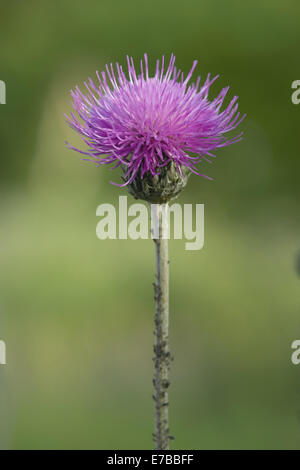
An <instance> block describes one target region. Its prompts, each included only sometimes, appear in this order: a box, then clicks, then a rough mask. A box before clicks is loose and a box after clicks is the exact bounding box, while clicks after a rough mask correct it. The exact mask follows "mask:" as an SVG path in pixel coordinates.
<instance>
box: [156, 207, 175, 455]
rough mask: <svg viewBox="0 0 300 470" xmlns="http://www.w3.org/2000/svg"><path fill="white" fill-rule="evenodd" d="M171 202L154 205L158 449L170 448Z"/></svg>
mask: <svg viewBox="0 0 300 470" xmlns="http://www.w3.org/2000/svg"><path fill="white" fill-rule="evenodd" d="M168 210H169V208H168V203H165V204H156V205H155V206H154V217H155V224H156V227H157V238H156V239H154V242H155V251H156V280H155V284H154V292H155V295H154V298H155V304H156V312H155V332H154V333H155V344H154V358H153V361H154V380H153V384H154V397H153V398H154V401H155V432H154V440H155V448H156V450H165V449H166V450H167V449H169V438H170V437H169V419H168V411H169V403H168V387H169V385H170V382H169V369H170V360H171V355H170V350H169V338H168V334H169V257H168V238H167V228H168V227H167V225H168V217H167V215H168Z"/></svg>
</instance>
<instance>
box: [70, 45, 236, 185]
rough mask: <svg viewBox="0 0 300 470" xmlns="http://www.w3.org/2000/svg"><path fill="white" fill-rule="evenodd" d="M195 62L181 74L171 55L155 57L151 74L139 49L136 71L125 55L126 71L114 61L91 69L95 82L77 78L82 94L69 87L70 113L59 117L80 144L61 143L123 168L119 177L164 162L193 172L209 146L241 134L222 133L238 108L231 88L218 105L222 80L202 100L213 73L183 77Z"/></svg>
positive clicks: (154, 170)
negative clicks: (215, 93) (83, 147)
mask: <svg viewBox="0 0 300 470" xmlns="http://www.w3.org/2000/svg"><path fill="white" fill-rule="evenodd" d="M196 65H197V61H194V63H193V66H192V68H191V70H190V72H189V73H188V74H187V76H186V77H184V76H183V73H182V72H181V71H180V70H177V69H176V67H175V56H174V55H172V56H171V59H170V62H169V65H168V67H167V68H166V70H165V64H164V57H162V61H161V63H160V61H159V60H157V62H156V70H155V75H154V77H150V76H149V69H148V58H147V55H146V54H145V56H144V61H142V60H141V62H140V67H139V71H136V69H135V66H134V62H133V59H132V58H129V57H127V66H128V76H126V75H125V73H124V71H123V69H122V66H120V65H119V64H118V63H117V64H116V67H115V68H116V72H115V70H114V67H113V65H112V64H110V66H107V65H106V67H105V69H106V71H105V72H102V73H101V74H99V73H98V72H97V79H98V83H97V84H95V83H94V82H93V80H92V79H91V78H89V80H88V82H85V87H86V92H85V94H84V93H82V92H81V91H80V89H79V88H78V87H76V89H75V91H72V92H71V95H72V98H73V108H74V110H75V112H76V113H71V116H70V117H68V116H66V118H67V121H68V123H69V125H70V126H71V127H72V128H73V129H74V130H75V131H77V132H78V133H79V134H80V135H81V138H82V140H83V141H84V142H85V143H86V144H87V146H88V149H87V150H86V151H82V150H79V149H76V148H74V147H73V146H71V145H69V147H70V148H72V149H73V150H76V151H78V152H80V153H81V154H83V155H85V156H86V158H84V159H85V160H88V161H94V162H96V163H97V164H98V165H102V164H110V163H113V164H114V168H116V167H119V166H122V168H123V170H124V168H126V170H125V175H124V180H125V183H124V185H126V184H131V183H132V182H133V181H134V180H135V178H137V177H139V179H140V180H143V178H144V177H145V176H146V177H147V175H148V176H149V175H150V177H156V176H157V175H160V173H161V172H162V169H163V168H164V167H166V166H170V164H171V165H172V168H176V170H177V172H178V174H179V175H180V176H182V177H183V173H182V168H184V169H185V170H187V169H188V170H189V171H191V172H193V173H196V174H200V173H199V172H198V169H197V166H196V165H197V164H198V163H199V162H201V161H202V160H206V161H209V162H210V160H209V157H214V155H213V154H212V151H214V150H215V149H217V148H220V147H225V146H227V145H230V144H233V143H235V142H238V141H239V140H240V139H241V135H242V134H239V135H236V136H235V137H233V138H226V137H225V135H226V134H227V133H228V132H229V131H231V130H233V129H235V128H236V127H237V126H238V125H239V123H240V122H241V120H242V119H243V118H244V116H242V117H240V113H239V112H238V111H237V109H238V103H237V100H238V97H237V96H234V97H233V99H232V100H231V102H230V103H229V104H228V106H227V107H226V108H225V109H224V110H221V107H222V104H223V101H224V98H225V96H226V94H227V92H228V89H229V87H226V88H223V89H222V90H221V92H220V93H219V95H218V96H217V97H216V98H214V99H213V100H209V98H208V93H209V89H210V86H211V85H212V84H213V83H214V81H215V80H216V79H217V78H218V77H217V76H216V77H214V78H210V75H208V76H207V78H206V80H205V82H204V83H203V84H202V85H201V86H200V77H198V78H197V81H196V83H193V84H191V85H189V82H190V79H191V77H192V74H193V71H194V69H195V67H196ZM200 175H201V176H204V177H206V178H208V176H206V175H203V174H200Z"/></svg>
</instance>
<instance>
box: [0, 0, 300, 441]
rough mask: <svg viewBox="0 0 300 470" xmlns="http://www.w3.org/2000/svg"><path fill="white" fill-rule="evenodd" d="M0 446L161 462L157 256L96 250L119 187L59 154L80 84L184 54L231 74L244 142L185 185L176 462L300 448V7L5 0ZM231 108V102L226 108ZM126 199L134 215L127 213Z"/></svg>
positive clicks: (0, 34)
mask: <svg viewBox="0 0 300 470" xmlns="http://www.w3.org/2000/svg"><path fill="white" fill-rule="evenodd" d="M0 12H1V13H0V44H1V47H0V80H4V81H5V82H6V86H7V104H6V105H0V142H1V148H0V153H1V172H0V217H1V222H0V242H1V243H0V266H1V270H0V339H3V340H5V342H6V345H7V365H6V366H0V448H17V449H20V448H22V449H23V448H26V449H27V448H31V449H32V448H33V449H38V448H54V449H55V448H75V449H76V448H80V449H82V448H100V449H101V448H102V449H104V448H111V449H137V448H140V449H141V448H151V447H152V446H153V443H152V437H151V434H152V430H153V429H152V428H153V403H152V398H151V395H152V342H153V327H154V324H153V322H154V301H153V292H152V282H153V276H154V247H153V243H152V242H151V240H138V241H132V240H111V241H107V240H106V241H100V240H99V239H97V238H96V233H95V228H96V223H97V217H96V207H97V206H98V205H99V204H101V203H113V204H116V205H117V203H118V197H119V195H126V194H127V192H126V190H125V189H121V188H116V187H114V186H112V185H109V181H110V180H113V181H120V179H121V175H120V173H118V172H114V173H112V172H111V171H110V170H109V169H108V168H100V169H98V168H96V166H93V164H91V163H90V164H89V163H86V162H82V161H81V160H80V157H79V154H77V153H75V152H71V151H70V150H68V149H66V147H65V144H64V141H65V140H68V141H70V142H72V143H73V144H74V145H75V144H78V143H79V138H78V136H76V135H75V134H74V133H73V132H72V131H71V130H70V129H69V128H68V127H67V125H66V124H65V121H64V116H63V114H64V113H65V112H66V113H69V112H70V110H71V105H70V94H69V91H70V89H71V88H73V87H75V86H76V85H77V84H79V85H82V83H83V81H84V80H85V79H86V78H87V77H89V76H91V77H92V78H95V71H96V70H101V69H102V68H103V66H104V64H105V63H107V62H109V63H110V62H115V61H119V62H120V63H122V64H124V65H125V56H126V54H127V53H128V54H130V55H132V56H133V57H134V58H135V59H136V60H139V59H140V58H141V57H142V55H143V53H144V52H148V54H149V57H150V60H151V61H152V66H153V68H152V70H153V69H154V61H155V60H156V58H158V57H160V56H161V55H162V54H165V55H166V56H167V57H168V56H169V55H170V53H171V52H174V53H175V55H176V63H177V65H178V66H179V67H180V68H182V69H183V70H184V72H185V73H186V72H187V71H188V70H189V68H190V66H191V64H192V61H193V60H194V59H198V61H199V64H198V66H197V69H196V73H199V74H201V75H202V76H203V78H205V76H206V75H207V73H208V72H211V73H212V74H220V78H219V79H218V80H217V82H216V83H215V84H214V85H213V87H212V94H214V93H215V94H217V93H218V92H219V91H220V89H221V87H224V86H226V85H227V84H229V85H230V87H231V91H230V96H233V94H237V95H238V96H239V102H240V110H241V112H243V113H244V112H245V113H247V119H246V121H244V123H243V124H242V125H241V128H242V130H243V131H244V139H243V141H242V142H241V143H238V144H236V145H234V146H232V147H228V148H226V149H223V150H219V151H218V152H217V158H216V159H215V160H214V162H213V164H212V165H209V164H207V163H202V164H201V171H202V170H203V172H205V173H207V174H208V175H210V176H211V177H213V178H214V181H213V182H210V181H207V180H205V179H203V178H201V177H197V176H196V175H192V176H191V178H190V180H189V183H188V185H187V188H186V189H185V190H184V192H183V193H182V195H181V196H180V197H179V199H178V202H181V203H193V204H196V203H204V204H205V245H204V248H203V249H202V250H201V251H195V252H192V251H186V250H185V249H184V241H171V242H170V257H171V264H170V269H171V279H170V289H171V297H170V302H171V311H170V313H171V325H170V328H171V331H170V340H171V347H172V352H173V354H174V356H175V360H174V362H173V364H172V376H171V387H170V426H171V434H172V435H174V436H175V441H173V448H177V449H197V448H200V449H201V448H205V449H218V448H225V449H229V448H230V449H232V448H233V449H239V448H250V449H289V448H293V449H297V448H299V446H300V423H299V410H300V365H299V366H298V367H297V366H295V365H292V363H291V360H290V356H291V352H292V350H291V343H292V341H293V340H295V339H300V300H299V299H300V295H299V294H300V278H299V277H298V275H297V273H296V269H295V265H296V256H297V253H298V252H299V251H300V220H299V208H298V204H299V197H300V186H299V173H300V158H299V129H300V127H299V124H300V105H298V106H297V105H293V104H292V102H291V93H292V90H291V83H292V81H294V80H297V79H298V80H300V63H299V39H300V30H299V13H300V4H299V2H296V1H292V0H287V1H285V2H282V1H280V0H272V1H271V0H260V1H258V0H254V1H251V2H250V1H244V2H241V1H237V0H229V1H226V2H224V1H221V0H219V1H217V0H209V1H208V0H203V1H196V0H195V1H193V0H186V1H185V2H181V1H179V0H164V1H158V0H152V1H151V2H150V1H149V2H144V1H141V0H139V1H138V0H134V1H121V0H115V1H114V2H111V1H107V0H105V1H99V0H85V1H84V2H79V1H78V0H75V1H71V0H59V1H58V0H51V1H45V0H27V1H21V0H12V1H10V2H4V0H1V2H0ZM230 96H229V98H230ZM129 202H135V201H134V199H133V198H131V197H130V201H129Z"/></svg>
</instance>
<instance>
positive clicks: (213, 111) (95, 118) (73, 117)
mask: <svg viewBox="0 0 300 470" xmlns="http://www.w3.org/2000/svg"><path fill="white" fill-rule="evenodd" d="M196 65H197V61H194V62H193V65H192V68H191V70H190V71H189V73H188V74H187V76H186V77H184V75H183V73H182V72H181V70H178V69H177V68H176V67H175V56H174V55H171V58H170V61H169V64H168V65H167V66H166V67H165V63H164V57H162V60H161V62H160V61H159V60H157V61H156V67H155V73H154V76H153V77H151V76H150V75H149V68H148V58H147V55H146V54H145V56H144V60H141V61H140V65H139V69H137V70H136V68H135V65H134V62H133V59H132V58H129V57H127V74H125V72H124V71H123V68H122V66H121V65H119V64H118V63H117V64H116V65H115V67H114V66H113V65H112V64H110V65H109V66H108V65H106V67H105V71H103V72H101V73H98V72H96V75H97V83H95V82H94V81H93V80H92V79H91V78H89V79H88V81H87V82H85V88H86V90H85V92H84V93H83V92H82V91H81V90H80V89H79V87H76V89H75V90H74V91H71V96H72V100H73V109H74V112H72V113H71V114H70V116H67V115H66V119H67V122H68V123H69V125H70V126H71V127H72V128H73V129H74V130H75V131H76V132H77V133H78V134H79V135H80V136H81V138H82V140H83V142H84V143H85V144H86V146H87V147H86V149H85V150H81V149H77V148H75V147H73V146H72V145H70V144H68V143H67V145H68V147H69V148H71V149H73V150H76V151H77V152H79V153H81V154H82V155H84V158H83V159H84V160H87V161H91V162H95V163H96V164H97V165H98V166H100V165H108V164H113V168H112V169H116V168H119V167H120V169H121V178H122V181H121V182H112V184H115V185H117V186H120V187H127V188H128V190H129V192H130V194H132V195H133V196H134V197H135V198H136V199H143V200H145V201H147V202H148V203H149V204H151V205H153V206H152V208H153V210H152V214H154V219H155V224H156V227H157V237H156V238H154V242H155V250H156V277H155V282H154V298H155V304H156V312H155V344H154V379H153V385H154V395H153V397H154V401H155V429H154V440H155V448H156V449H157V450H160V449H162V450H163V449H169V440H170V433H169V420H168V409H169V404H168V403H169V400H168V387H169V384H170V382H169V368H170V362H171V353H170V348H169V338H168V330H169V257H168V239H167V236H166V234H167V231H168V227H167V223H168V203H169V201H170V200H172V199H174V198H175V197H177V196H178V195H179V193H180V192H181V191H182V190H183V189H184V187H185V186H186V184H187V182H188V179H189V177H190V175H191V174H192V173H194V174H196V175H199V176H202V177H204V178H208V179H211V178H210V177H209V176H207V175H205V174H203V173H200V172H199V170H198V165H199V164H200V163H201V162H203V161H206V162H210V163H211V159H213V158H215V155H214V154H213V153H212V152H214V151H215V150H216V149H218V148H222V147H226V146H228V145H231V144H233V143H236V142H238V141H239V140H240V139H241V136H242V133H240V134H237V135H236V136H234V137H230V138H227V137H226V134H227V133H228V132H230V131H232V130H234V129H235V128H236V127H237V126H238V125H239V123H240V122H241V121H242V119H243V118H244V116H240V113H239V112H238V97H237V96H234V97H233V98H232V99H231V101H230V102H229V104H228V105H227V106H226V107H225V108H224V109H222V110H221V108H222V105H223V102H224V99H225V97H226V95H227V92H228V90H229V87H226V88H223V89H222V90H221V91H220V93H219V94H218V95H217V97H216V98H214V99H212V100H210V99H209V97H208V95H209V91H210V87H211V85H212V84H213V83H214V82H215V80H216V79H217V78H218V76H216V77H214V78H211V77H210V75H208V76H207V78H206V79H205V81H204V83H203V84H201V79H200V77H198V78H197V80H196V82H195V83H192V84H189V83H190V80H191V78H192V75H193V72H194V69H195V67H196Z"/></svg>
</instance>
